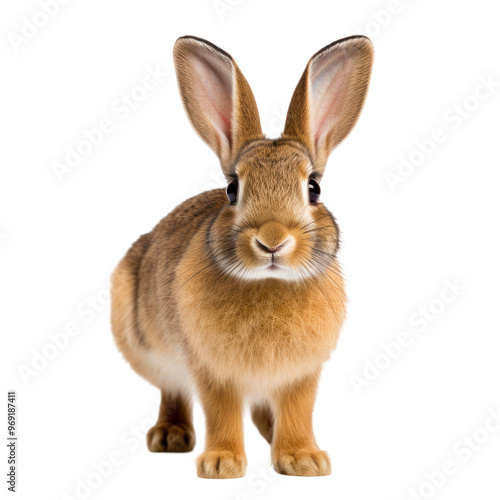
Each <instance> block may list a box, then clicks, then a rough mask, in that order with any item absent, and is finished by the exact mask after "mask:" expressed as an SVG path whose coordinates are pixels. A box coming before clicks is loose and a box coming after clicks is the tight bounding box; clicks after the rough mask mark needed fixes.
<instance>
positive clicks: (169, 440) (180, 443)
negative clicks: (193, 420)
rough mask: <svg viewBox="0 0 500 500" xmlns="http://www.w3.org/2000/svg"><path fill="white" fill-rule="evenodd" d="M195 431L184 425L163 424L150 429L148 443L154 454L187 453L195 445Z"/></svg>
mask: <svg viewBox="0 0 500 500" xmlns="http://www.w3.org/2000/svg"><path fill="white" fill-rule="evenodd" d="M195 441H196V439H195V435H194V431H193V429H192V428H191V427H190V426H188V425H184V424H173V423H171V422H162V423H161V424H156V425H155V426H153V427H151V429H149V432H148V435H147V442H148V448H149V451H152V452H186V451H191V450H192V449H193V448H194V444H195Z"/></svg>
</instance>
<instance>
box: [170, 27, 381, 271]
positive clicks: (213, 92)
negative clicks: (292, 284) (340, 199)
mask: <svg viewBox="0 0 500 500" xmlns="http://www.w3.org/2000/svg"><path fill="white" fill-rule="evenodd" d="M174 61H175V67H176V72H177V79H178V84H179V90H180V94H181V97H182V101H183V104H184V107H185V109H186V113H187V115H188V117H189V119H190V121H191V124H192V125H193V127H194V128H195V130H196V131H197V132H198V134H199V135H200V136H201V138H202V139H203V140H204V141H205V142H206V143H207V144H208V145H209V146H210V147H211V148H212V150H213V151H214V152H215V153H216V154H217V156H218V157H219V159H220V163H221V167H222V170H223V172H224V175H225V176H226V179H227V181H228V185H227V191H226V193H227V198H228V199H227V204H226V205H224V206H223V207H222V209H221V210H220V212H219V213H218V214H217V216H216V217H215V218H214V219H213V220H212V222H211V225H210V228H209V230H208V232H207V242H208V248H209V250H210V252H211V254H212V257H213V258H214V260H216V261H217V263H218V264H219V265H220V267H221V268H222V269H223V270H225V271H226V272H227V273H229V274H232V275H233V276H237V277H239V278H243V279H265V278H276V279H284V280H301V279H307V278H309V277H311V276H315V275H318V274H322V273H324V272H325V270H326V269H327V268H328V267H329V266H330V265H331V264H332V262H333V260H334V259H335V254H336V251H337V248H338V229H337V225H336V223H335V220H334V218H333V216H332V215H331V214H330V213H329V212H328V210H327V209H326V208H325V207H324V205H323V204H322V202H321V200H320V187H319V186H320V181H321V177H322V176H323V172H324V169H325V165H326V162H327V160H328V156H329V155H330V153H331V152H332V150H333V149H334V148H335V147H336V146H337V145H338V144H339V143H340V142H341V141H342V140H343V139H344V138H345V137H346V136H347V135H348V134H349V132H350V131H351V130H352V128H353V126H354V125H355V123H356V121H357V119H358V117H359V114H360V112H361V109H362V107H363V103H364V101H365V97H366V93H367V89H368V84H369V80H370V74H371V67H372V63H373V48H372V44H371V42H370V41H369V40H368V39H367V38H366V37H362V36H355V37H350V38H346V39H343V40H339V41H337V42H335V43H333V44H331V45H328V46H327V47H325V48H323V49H322V50H320V51H319V52H318V53H316V54H315V55H314V56H313V57H312V58H311V59H310V61H309V63H308V64H307V66H306V69H305V71H304V73H303V75H302V78H301V79H300V81H299V83H298V85H297V88H296V89H295V92H294V94H293V97H292V101H291V103H290V107H289V110H288V114H287V118H286V123H285V128H284V131H283V134H282V136H281V137H280V138H278V139H267V138H265V137H264V136H263V134H262V129H261V125H260V119H259V113H258V110H257V105H256V103H255V99H254V97H253V94H252V91H251V89H250V86H249V85H248V83H247V81H246V79H245V77H244V76H243V74H242V73H241V71H240V70H239V68H238V66H237V65H236V63H235V61H234V60H233V58H232V57H231V56H230V55H229V54H228V53H226V52H224V51H222V50H221V49H219V48H217V47H216V46H214V45H213V44H211V43H209V42H206V41H205V40H201V39H198V38H195V37H182V38H179V39H178V40H177V42H176V44H175V47H174Z"/></svg>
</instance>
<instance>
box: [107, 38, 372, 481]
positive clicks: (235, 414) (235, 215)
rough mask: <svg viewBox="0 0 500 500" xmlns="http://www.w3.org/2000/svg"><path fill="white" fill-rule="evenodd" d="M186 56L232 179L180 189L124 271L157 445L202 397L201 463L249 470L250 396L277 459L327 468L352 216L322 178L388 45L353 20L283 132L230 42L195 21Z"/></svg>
mask: <svg viewBox="0 0 500 500" xmlns="http://www.w3.org/2000/svg"><path fill="white" fill-rule="evenodd" d="M174 64H175V70H176V75H177V82H178V87H179V91H180V95H181V99H182V102H183V105H184V108H185V111H186V113H187V116H188V118H189V120H190V122H191V124H192V126H193V128H194V129H195V131H196V132H197V133H198V134H199V136H200V137H201V138H202V139H203V140H204V141H205V143H206V144H207V145H208V146H209V147H210V148H211V149H212V150H213V151H214V152H215V154H216V155H217V156H218V158H219V160H220V165H221V168H222V171H223V173H224V175H225V178H226V179H227V188H226V189H214V190H212V191H208V192H204V193H201V194H199V195H197V196H195V197H193V198H190V199H188V200H187V201H185V202H184V203H182V204H181V205H179V206H178V207H177V208H175V209H174V210H173V211H172V212H171V213H170V214H169V215H167V216H166V217H165V218H164V219H163V220H161V221H160V222H159V223H158V225H157V226H156V227H155V228H154V229H153V230H152V231H151V232H150V233H148V234H144V235H142V236H141V237H140V238H139V239H138V240H137V241H136V242H135V243H134V244H133V245H132V247H131V248H130V250H129V251H128V253H127V254H126V255H125V257H124V258H123V259H122V260H121V261H120V263H119V264H118V266H117V268H116V270H115V271H114V273H113V277H112V283H111V287H112V311H111V323H112V330H113V334H114V336H115V339H116V343H117V346H118V348H119V350H120V351H121V352H122V354H123V355H124V357H125V358H126V360H127V361H128V362H129V363H130V365H131V366H132V368H133V369H134V370H135V371H136V372H137V373H138V374H139V375H141V376H142V377H144V378H145V379H146V380H148V381H149V382H150V383H152V384H153V385H155V386H156V387H158V388H159V389H160V391H161V405H160V412H159V417H158V421H157V423H156V424H155V425H154V426H153V427H152V428H151V429H150V430H149V432H148V434H147V446H148V448H149V450H150V451H152V452H187V451H191V450H192V449H193V447H194V445H195V432H194V428H193V420H192V412H193V410H192V401H193V397H197V398H199V400H200V402H201V405H202V407H203V410H204V414H205V422H206V442H205V450H204V452H203V453H202V454H201V455H200V456H199V457H198V459H197V473H198V476H199V477H202V478H237V477H242V476H244V474H245V471H246V465H247V461H246V457H245V450H244V443H243V416H242V415H243V408H244V405H245V404H246V403H248V404H249V405H250V407H251V416H252V420H253V422H254V423H255V425H256V426H257V429H258V430H259V432H260V433H261V434H262V436H263V437H264V438H265V439H266V440H267V441H268V442H269V443H270V447H271V458H272V464H273V466H274V469H275V470H276V471H277V472H278V473H280V474H285V475H296V476H323V475H328V474H330V472H331V466H330V460H329V457H328V454H327V453H326V452H325V451H322V450H320V448H319V447H318V445H317V444H316V439H315V437H314V433H313V428H312V415H313V407H314V402H315V397H316V391H317V387H318V380H319V377H320V372H321V369H322V365H323V363H324V362H325V361H326V360H327V359H328V358H329V356H330V354H331V352H332V350H333V349H335V347H336V343H337V339H338V336H339V333H340V330H341V327H342V323H343V321H344V318H345V315H346V296H345V291H344V284H343V279H342V274H341V269H340V266H339V263H338V261H337V251H338V247H339V229H338V226H337V223H336V221H335V219H334V217H333V215H332V214H331V213H330V212H329V211H328V210H327V208H326V207H325V206H324V205H323V203H322V202H321V201H320V182H321V178H322V176H323V174H324V170H325V166H326V163H327V160H328V157H329V155H330V153H331V152H332V150H333V149H334V148H335V147H336V146H337V145H338V144H339V143H340V142H341V141H342V140H343V139H344V138H345V137H346V136H347V135H348V134H349V133H350V131H351V129H352V128H353V126H354V125H355V123H356V121H357V120H358V117H359V115H360V112H361V109H362V107H363V104H364V101H365V97H366V94H367V90H368V86H369V81H370V75H371V68H372V64H373V46H372V44H371V42H370V40H369V39H368V38H366V37H364V36H352V37H348V38H344V39H341V40H338V41H336V42H334V43H332V44H330V45H328V46H326V47H324V48H323V49H321V50H320V51H319V52H317V53H316V54H315V55H314V56H313V57H312V58H311V59H310V60H309V62H308V64H307V66H306V69H305V71H304V73H303V74H302V77H301V79H300V81H299V83H298V85H297V87H296V89H295V92H294V94H293V97H292V99H291V103H290V107H289V110H288V113H287V116H286V121H285V126H284V131H283V133H282V135H281V136H280V137H279V138H277V139H268V138H266V137H264V135H263V133H262V129H261V125H260V118H259V113H258V110H257V105H256V103H255V99H254V96H253V93H252V90H251V89H250V86H249V84H248V83H247V81H246V79H245V77H244V76H243V74H242V72H241V71H240V69H239V67H238V66H237V65H236V62H235V61H234V59H233V58H232V57H231V56H230V55H229V54H228V53H227V52H225V51H223V50H221V49H220V48H218V47H216V46H215V45H213V44H212V43H210V42H208V41H206V40H203V39H201V38H197V37H194V36H184V37H181V38H179V39H178V40H177V41H176V43H175V45H174Z"/></svg>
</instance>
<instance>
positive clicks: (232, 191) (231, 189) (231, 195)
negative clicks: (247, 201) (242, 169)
mask: <svg viewBox="0 0 500 500" xmlns="http://www.w3.org/2000/svg"><path fill="white" fill-rule="evenodd" d="M226 195H227V199H228V200H229V203H236V198H237V196H238V179H232V180H231V181H229V184H228V185H227V188H226Z"/></svg>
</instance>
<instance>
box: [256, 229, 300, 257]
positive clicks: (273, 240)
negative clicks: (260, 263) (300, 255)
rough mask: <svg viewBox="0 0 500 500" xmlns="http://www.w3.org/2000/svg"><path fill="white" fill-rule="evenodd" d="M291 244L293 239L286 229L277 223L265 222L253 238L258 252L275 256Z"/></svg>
mask: <svg viewBox="0 0 500 500" xmlns="http://www.w3.org/2000/svg"><path fill="white" fill-rule="evenodd" d="M292 242H293V237H292V236H290V235H289V234H288V232H287V230H286V228H285V227H284V226H283V225H282V224H280V223H279V222H274V221H271V222H266V223H265V224H264V225H263V226H262V227H261V228H260V229H259V232H258V233H257V235H256V237H255V244H256V246H257V247H258V248H259V250H261V251H263V252H266V253H270V254H275V253H277V252H279V251H280V250H284V249H285V247H288V246H289V245H290V244H291V243H292Z"/></svg>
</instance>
